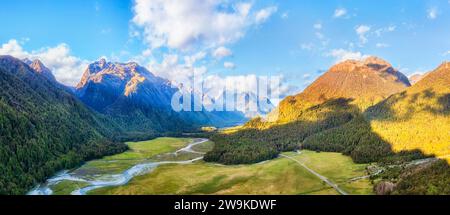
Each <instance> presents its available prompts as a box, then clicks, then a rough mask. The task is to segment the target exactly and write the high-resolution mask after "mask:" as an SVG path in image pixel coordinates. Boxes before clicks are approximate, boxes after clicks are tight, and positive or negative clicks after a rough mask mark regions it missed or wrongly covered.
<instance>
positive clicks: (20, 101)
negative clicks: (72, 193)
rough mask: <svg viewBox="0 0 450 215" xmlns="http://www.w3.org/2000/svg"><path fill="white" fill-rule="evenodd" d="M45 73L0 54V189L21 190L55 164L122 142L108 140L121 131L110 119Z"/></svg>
mask: <svg viewBox="0 0 450 215" xmlns="http://www.w3.org/2000/svg"><path fill="white" fill-rule="evenodd" d="M32 65H34V66H38V67H36V68H39V69H45V67H44V66H43V65H42V64H41V63H39V62H35V63H34V64H32ZM44 73H46V71H44V70H40V71H39V70H35V69H33V68H32V67H30V66H29V65H27V64H26V63H24V62H23V61H21V60H18V59H16V58H13V57H10V56H0V86H1V90H0V172H1V174H0V184H2V185H3V186H0V194H23V193H24V192H25V191H26V190H27V189H29V188H31V187H32V186H34V185H35V183H37V182H41V181H42V180H43V179H45V177H47V176H50V175H52V174H53V173H54V172H56V171H58V170H61V169H64V168H72V167H74V166H76V165H78V164H79V163H80V162H82V161H84V160H89V159H93V158H95V157H99V156H104V155H108V154H111V153H117V152H120V151H123V150H125V148H126V146H125V145H124V144H119V143H114V142H111V141H110V140H109V137H111V136H114V133H116V132H120V129H119V128H118V127H117V126H115V124H114V123H112V122H111V121H109V120H107V119H106V118H104V117H102V116H100V115H98V114H97V113H94V112H93V111H91V110H90V109H89V108H87V107H86V106H85V105H84V104H83V103H81V102H80V101H79V100H78V99H77V98H76V97H75V96H73V95H72V94H70V93H68V92H67V91H66V90H64V89H63V88H61V87H60V85H59V84H58V83H56V82H54V81H53V80H50V79H49V78H47V77H45V76H44V75H41V74H44Z"/></svg>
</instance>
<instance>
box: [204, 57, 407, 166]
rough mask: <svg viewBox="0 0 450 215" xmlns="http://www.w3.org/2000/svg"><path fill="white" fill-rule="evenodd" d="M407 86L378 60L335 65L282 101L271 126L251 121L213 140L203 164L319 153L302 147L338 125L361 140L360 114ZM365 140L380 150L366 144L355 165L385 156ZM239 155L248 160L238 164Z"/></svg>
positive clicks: (385, 147)
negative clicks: (287, 153)
mask: <svg viewBox="0 0 450 215" xmlns="http://www.w3.org/2000/svg"><path fill="white" fill-rule="evenodd" d="M408 86H410V84H409V82H408V80H407V78H406V76H404V75H403V74H401V73H400V72H398V71H397V70H395V69H394V68H393V67H392V66H391V64H389V63H388V62H386V61H384V60H382V59H379V58H376V57H369V58H367V59H365V60H363V61H353V60H350V61H345V62H342V63H339V64H337V65H335V66H333V67H331V68H330V70H329V71H328V72H326V73H325V74H324V75H322V76H321V77H319V78H318V79H317V80H316V81H314V82H313V83H312V84H311V85H310V86H309V87H307V88H306V89H305V90H304V91H303V92H302V93H300V94H298V95H295V96H290V97H287V98H286V99H284V100H283V101H282V102H281V103H280V105H279V107H278V108H277V110H276V111H274V112H272V113H271V114H269V116H268V117H269V119H271V121H274V122H262V121H261V120H260V119H254V120H251V121H250V122H248V123H247V124H246V125H245V126H244V128H243V129H242V130H240V131H238V132H236V133H233V134H227V135H221V134H219V135H217V136H215V137H213V139H214V140H215V141H216V142H219V144H216V147H215V148H214V150H213V151H212V152H210V153H209V154H207V155H206V157H205V159H206V160H209V161H219V162H225V163H240V162H241V161H242V160H243V161H245V162H246V163H249V162H250V163H251V162H258V161H261V160H263V159H264V158H267V157H274V156H277V155H278V153H279V152H281V151H285V150H290V149H292V148H300V147H309V148H311V149H317V150H319V147H318V146H315V145H314V146H312V144H303V141H304V140H305V139H306V138H308V137H309V136H312V135H314V134H320V133H321V132H326V133H328V132H330V131H333V130H338V129H340V128H339V127H340V126H341V125H346V126H349V127H351V126H352V125H353V124H355V122H357V124H358V125H356V126H354V127H352V129H354V130H352V132H353V133H352V134H351V136H353V137H354V138H355V139H356V140H355V141H357V140H359V139H360V138H361V135H359V133H360V132H363V133H366V132H365V131H367V130H370V127H368V126H367V123H363V125H364V126H360V125H359V122H361V121H364V119H363V116H362V111H364V110H365V109H366V108H367V107H370V106H371V105H373V104H375V103H376V102H379V101H381V100H382V99H384V98H387V97H389V96H390V95H392V94H394V93H397V92H401V91H402V90H404V89H406V87H408ZM349 122H352V123H349ZM347 124H348V125H347ZM349 135H350V134H339V135H338V136H337V137H333V138H342V139H345V138H349V137H350V136H349ZM326 136H327V138H328V135H326ZM367 138H370V139H372V140H377V142H379V144H377V146H375V145H373V144H369V145H368V146H367V147H364V149H359V151H361V153H359V154H358V157H360V158H359V159H356V160H359V161H360V162H365V161H372V160H374V159H375V157H376V158H378V157H380V156H381V155H380V154H386V151H389V146H388V144H385V143H384V142H383V141H382V140H381V139H380V138H378V137H376V135H369V136H367ZM347 143H348V144H350V146H351V147H352V149H353V147H355V146H356V145H355V144H353V143H352V142H351V140H350V141H347V142H346V144H347ZM259 148H263V149H261V150H259ZM268 148H269V149H271V150H268ZM369 148H370V150H369ZM320 150H327V151H346V152H347V153H348V154H349V153H350V151H352V150H350V149H348V148H347V147H346V146H345V145H342V144H334V145H326V146H324V147H320ZM259 151H262V152H263V153H262V154H270V156H268V155H264V156H256V155H254V154H258V155H259V154H260V153H259ZM231 154H232V155H233V156H231ZM239 155H241V156H243V157H246V158H245V159H241V158H240V156H239ZM250 155H252V156H250ZM249 156H250V157H249ZM233 157H236V158H233ZM355 157H356V155H355Z"/></svg>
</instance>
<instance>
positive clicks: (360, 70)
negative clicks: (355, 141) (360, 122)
mask: <svg viewBox="0 0 450 215" xmlns="http://www.w3.org/2000/svg"><path fill="white" fill-rule="evenodd" d="M409 86H411V84H410V83H409V80H408V78H407V77H406V76H405V75H403V74H402V73H400V72H399V71H397V70H395V69H394V68H393V67H392V65H391V64H389V63H388V62H386V61H385V60H382V59H380V58H377V57H368V58H366V59H365V60H362V61H355V60H348V61H345V62H342V63H339V64H337V65H335V66H333V67H331V68H330V69H329V70H328V71H327V72H326V73H325V74H323V75H322V76H321V77H319V78H318V79H317V80H316V81H314V82H313V83H312V84H311V85H310V86H308V87H307V88H306V89H305V90H304V91H303V92H302V93H300V94H298V95H296V96H290V97H287V98H286V99H284V100H283V101H282V102H281V103H280V106H279V108H278V111H279V113H280V115H279V116H280V117H281V119H282V120H288V121H289V120H292V119H295V118H296V117H297V116H298V114H300V112H301V110H304V109H305V108H308V107H311V106H313V105H318V104H321V103H323V102H326V101H329V100H332V99H339V98H344V99H351V100H352V101H353V102H352V103H354V104H356V105H357V106H359V107H360V108H361V109H365V108H367V107H369V106H372V105H374V104H376V103H377V102H379V101H381V100H383V99H385V98H387V97H389V96H390V95H392V94H395V93H398V92H401V91H403V90H405V89H406V88H407V87H409ZM272 117H273V116H272Z"/></svg>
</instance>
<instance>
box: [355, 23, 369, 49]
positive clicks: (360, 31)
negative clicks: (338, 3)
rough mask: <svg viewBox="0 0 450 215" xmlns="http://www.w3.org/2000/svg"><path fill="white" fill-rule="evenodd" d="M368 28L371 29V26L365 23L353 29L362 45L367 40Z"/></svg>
mask: <svg viewBox="0 0 450 215" xmlns="http://www.w3.org/2000/svg"><path fill="white" fill-rule="evenodd" d="M370 29H371V27H370V26H367V25H359V26H356V28H355V31H356V34H357V35H358V37H359V41H360V43H361V44H362V45H363V44H366V43H367V42H368V41H369V40H368V39H367V36H366V35H367V33H368V32H369V31H370Z"/></svg>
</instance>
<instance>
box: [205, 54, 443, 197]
mask: <svg viewBox="0 0 450 215" xmlns="http://www.w3.org/2000/svg"><path fill="white" fill-rule="evenodd" d="M335 68H336V67H335ZM338 68H342V67H341V66H338ZM331 71H334V69H331ZM354 72H355V71H354ZM356 72H360V71H359V70H358V71H356ZM370 72H375V71H370ZM324 76H325V77H327V76H329V74H325V75H324ZM346 76H347V75H346ZM363 76H364V75H363ZM401 77H403V76H401ZM337 79H339V78H337ZM318 80H319V81H318V82H322V81H323V77H321V78H319V79H318ZM353 83H358V82H357V81H356V82H353ZM323 85H324V86H325V84H323ZM330 85H335V83H334V84H333V83H330ZM312 86H315V87H314V88H316V89H317V91H321V92H325V91H323V90H321V89H320V88H318V86H319V84H318V83H317V82H315V83H313V84H312ZM326 87H328V86H325V88H326ZM347 87H348V86H347ZM379 88H383V86H379ZM311 89H313V88H312V87H309V88H308V89H307V90H305V91H304V92H303V93H301V94H299V95H297V96H294V97H289V98H287V99H285V100H284V101H283V102H282V103H281V105H280V107H279V109H278V110H279V111H280V119H278V121H276V122H275V123H269V122H263V121H262V120H261V119H254V120H252V121H250V122H249V123H247V124H246V125H245V126H244V127H243V128H242V129H240V130H238V131H236V132H233V133H228V134H227V133H222V134H218V135H216V136H214V137H213V138H212V139H213V140H214V141H216V145H215V148H214V150H213V151H211V152H210V153H208V154H207V155H206V156H205V160H207V161H215V162H221V163H225V164H236V163H254V162H259V161H262V160H265V159H270V158H274V157H276V156H277V155H278V153H280V152H282V151H288V150H293V149H310V150H316V151H330V152H341V153H343V154H345V155H349V156H351V157H352V159H353V160H354V161H355V162H357V163H370V162H378V163H380V164H385V165H387V166H389V165H401V164H404V163H405V162H408V161H413V160H417V159H423V158H425V157H437V158H442V159H447V160H450V159H449V157H450V133H449V131H450V127H449V126H450V112H449V111H450V96H449V95H450V63H444V64H442V65H441V66H440V67H439V68H438V69H436V70H435V71H433V72H430V73H429V74H428V75H427V76H426V77H425V78H424V79H423V80H421V81H419V82H418V83H416V84H415V85H414V86H412V87H410V88H407V89H406V87H405V88H404V89H406V91H403V92H398V93H395V94H394V92H395V91H398V90H399V89H400V88H399V89H395V90H394V91H392V92H393V93H392V94H393V95H391V96H389V95H387V94H385V92H386V91H385V89H383V90H382V91H380V93H379V94H378V96H377V92H376V91H372V92H371V94H372V95H373V97H372V98H375V100H373V99H369V100H367V98H368V97H367V94H365V93H362V92H361V93H360V95H364V96H363V97H358V96H355V95H350V96H346V97H347V98H340V99H331V100H329V99H328V100H325V102H323V103H321V104H319V105H313V104H314V103H320V101H314V100H312V99H306V98H309V96H310V95H318V94H317V91H315V92H314V93H311V92H309V93H306V92H308V91H310V90H311ZM334 91H335V92H345V91H344V89H334ZM350 92H352V91H350ZM355 92H356V91H355ZM337 94H339V95H341V96H344V97H345V95H343V94H340V93H337ZM385 96H386V97H387V98H386V99H384V100H381V99H380V98H382V97H385ZM348 97H350V98H348ZM326 98H329V97H326ZM331 98H333V97H331ZM376 100H380V102H379V103H377V104H375V105H373V106H372V105H368V104H370V103H371V102H373V101H376ZM301 101H307V102H305V103H302V102H301ZM367 101H370V102H369V103H367ZM449 172H450V167H449V165H448V164H447V163H446V162H445V161H444V162H443V163H440V164H433V165H426V166H424V167H421V168H411V167H408V168H402V169H401V170H399V171H398V174H394V175H392V174H391V173H387V175H389V177H387V178H383V180H388V181H394V182H395V183H397V186H396V189H395V190H394V191H393V193H394V194H395V193H397V194H403V193H418V194H429V193H434V194H436V193H440V194H449V193H448V189H449V187H448V183H447V182H448V179H447V178H446V177H444V176H445V175H448V174H449ZM428 173H430V175H432V176H433V177H430V178H429V179H428V180H429V183H426V184H421V185H419V184H420V183H423V182H425V181H424V180H425V179H424V177H426V175H427V174H428Z"/></svg>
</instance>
